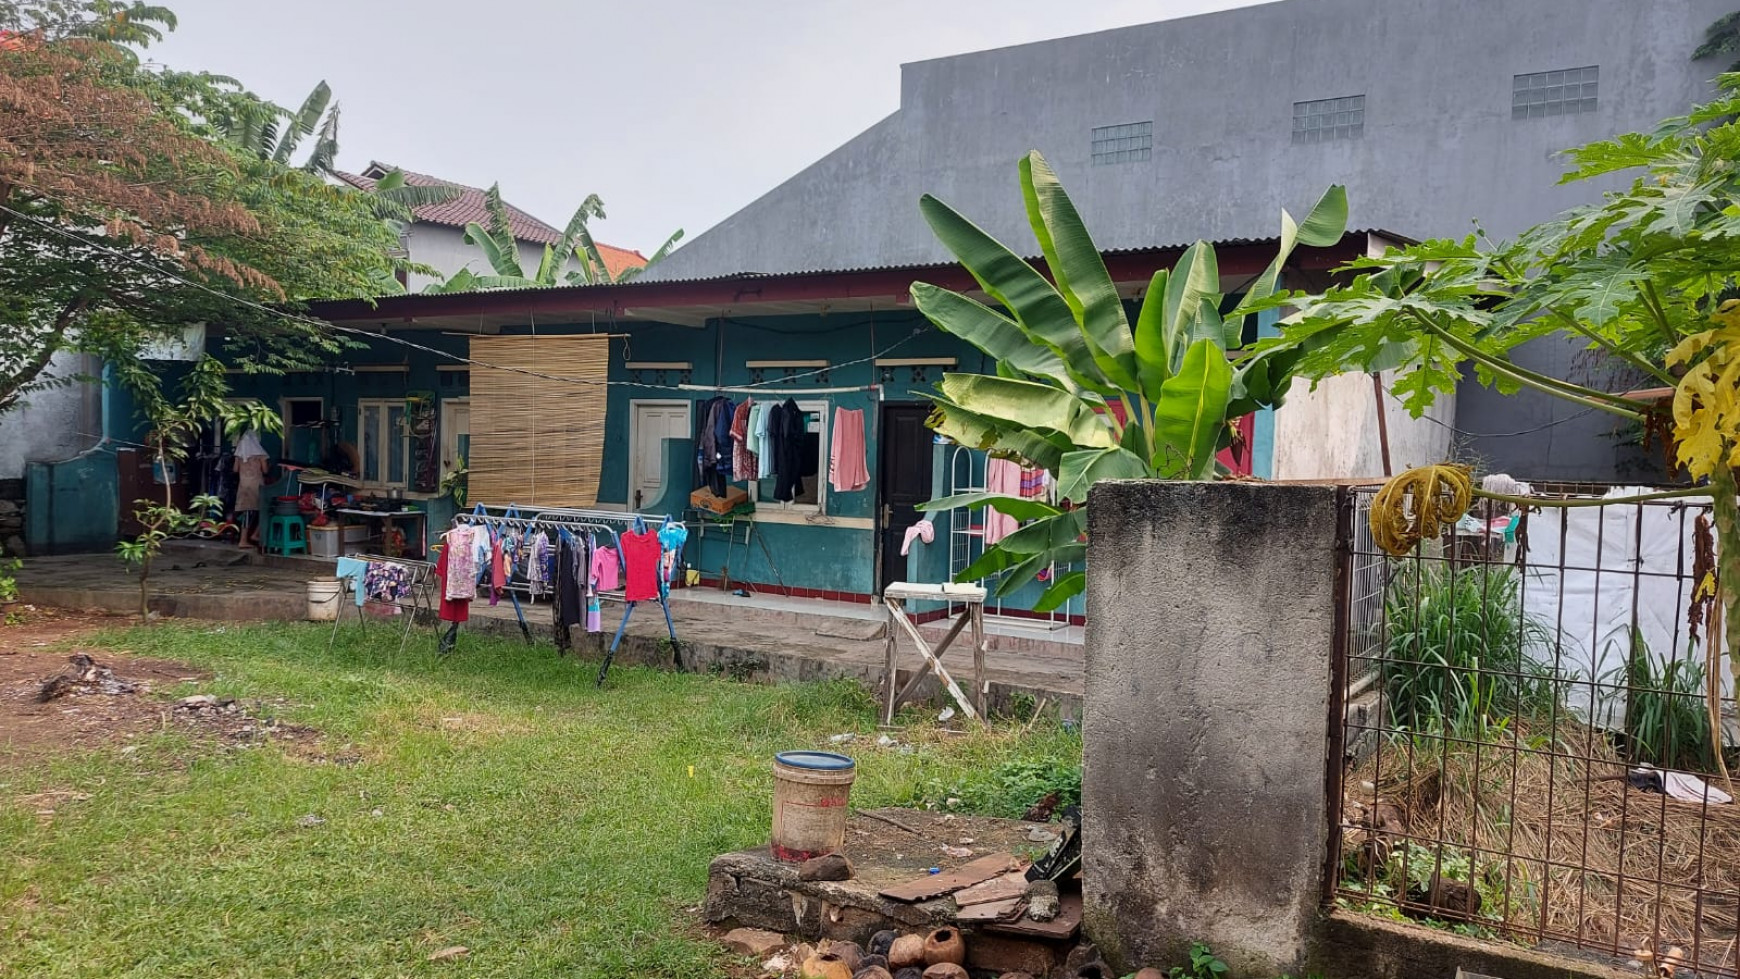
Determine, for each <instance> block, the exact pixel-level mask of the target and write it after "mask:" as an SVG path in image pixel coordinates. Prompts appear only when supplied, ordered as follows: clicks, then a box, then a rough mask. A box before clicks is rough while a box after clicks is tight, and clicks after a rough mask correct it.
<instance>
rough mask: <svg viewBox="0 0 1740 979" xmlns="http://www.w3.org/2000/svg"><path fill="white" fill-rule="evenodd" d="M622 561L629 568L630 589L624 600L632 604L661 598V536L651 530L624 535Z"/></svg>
mask: <svg viewBox="0 0 1740 979" xmlns="http://www.w3.org/2000/svg"><path fill="white" fill-rule="evenodd" d="M622 559H623V563H624V564H626V565H627V566H628V587H627V589H626V590H625V591H624V593H623V596H622V597H623V598H624V599H625V600H626V601H630V602H647V601H653V600H655V599H657V598H658V597H659V581H658V578H659V536H658V534H656V533H654V532H653V531H650V530H643V531H641V532H640V533H638V534H637V533H633V532H630V533H626V534H623V535H622Z"/></svg>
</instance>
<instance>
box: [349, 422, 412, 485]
mask: <svg viewBox="0 0 1740 979" xmlns="http://www.w3.org/2000/svg"><path fill="white" fill-rule="evenodd" d="M410 441H411V440H410V437H409V435H408V434H407V433H406V431H405V403H404V402H403V401H380V400H376V401H359V402H357V442H358V444H359V448H360V449H361V453H362V481H363V485H364V486H367V487H370V488H373V489H389V488H394V487H397V488H399V489H403V488H404V486H405V473H406V471H407V470H408V469H409V468H410V467H409V465H408V464H407V462H406V456H407V455H408V454H409V453H408V449H409V446H410Z"/></svg>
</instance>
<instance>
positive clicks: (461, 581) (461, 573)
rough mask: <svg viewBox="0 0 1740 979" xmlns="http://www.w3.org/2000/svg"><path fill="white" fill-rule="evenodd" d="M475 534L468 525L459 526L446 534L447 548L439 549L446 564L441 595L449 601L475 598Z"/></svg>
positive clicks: (475, 529) (452, 620)
mask: <svg viewBox="0 0 1740 979" xmlns="http://www.w3.org/2000/svg"><path fill="white" fill-rule="evenodd" d="M476 533H477V528H475V527H472V526H470V525H469V524H460V525H459V526H457V527H455V528H453V529H452V530H449V531H448V532H447V546H446V547H444V548H442V549H441V559H442V560H443V561H444V562H447V569H448V571H447V584H446V585H445V586H444V587H443V589H442V594H443V595H444V596H446V597H447V598H449V599H452V600H455V601H466V602H469V601H471V600H472V599H473V598H476V597H477V548H476V546H475V544H474V543H473V541H474V538H475V535H476ZM449 555H451V557H449ZM447 621H449V622H463V621H465V620H464V619H449V620H447Z"/></svg>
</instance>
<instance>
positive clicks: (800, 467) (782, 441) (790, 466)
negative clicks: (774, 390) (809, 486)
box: [768, 398, 815, 503]
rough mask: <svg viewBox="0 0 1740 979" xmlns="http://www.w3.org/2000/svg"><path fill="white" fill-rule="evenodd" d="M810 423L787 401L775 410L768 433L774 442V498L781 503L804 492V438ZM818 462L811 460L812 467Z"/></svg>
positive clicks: (801, 411)
mask: <svg viewBox="0 0 1740 979" xmlns="http://www.w3.org/2000/svg"><path fill="white" fill-rule="evenodd" d="M808 430H809V422H808V420H807V419H806V417H805V415H804V413H803V409H801V408H799V407H798V405H797V402H796V401H793V400H791V399H790V398H787V399H786V400H785V401H783V402H781V403H780V405H779V406H778V407H776V408H775V409H774V410H773V419H772V421H771V422H769V424H768V432H769V435H770V436H771V438H772V440H773V446H774V448H773V452H774V463H773V474H774V476H775V477H777V479H776V480H775V482H774V486H773V498H774V499H776V500H778V501H780V502H781V503H789V502H791V501H792V500H794V499H796V498H797V495H798V493H799V492H800V491H802V489H803V480H804V476H806V475H812V474H813V468H812V471H811V472H810V473H805V472H804V469H805V468H806V466H805V464H804V436H805V435H806V434H808ZM814 465H815V460H814V459H811V460H810V467H813V466H814Z"/></svg>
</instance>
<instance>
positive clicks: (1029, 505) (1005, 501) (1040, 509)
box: [918, 493, 1063, 520]
mask: <svg viewBox="0 0 1740 979" xmlns="http://www.w3.org/2000/svg"><path fill="white" fill-rule="evenodd" d="M987 506H988V507H990V508H991V509H993V510H995V511H997V512H998V513H1001V514H1003V515H1004V516H1006V517H1014V518H1015V519H1016V520H1037V519H1039V518H1041V517H1054V516H1056V515H1058V514H1060V513H1062V512H1063V511H1062V510H1059V509H1058V508H1057V507H1054V506H1052V505H1051V504H1049V503H1046V502H1045V501H1043V500H1035V499H1029V498H1027V497H1025V496H1008V495H1006V494H1003V493H962V494H961V495H959V496H945V497H943V498H942V499H940V500H931V501H929V502H927V503H920V504H919V505H918V509H919V510H920V511H923V512H926V513H935V512H937V511H940V510H955V509H962V508H964V509H967V510H980V509H983V508H985V507H987Z"/></svg>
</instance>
